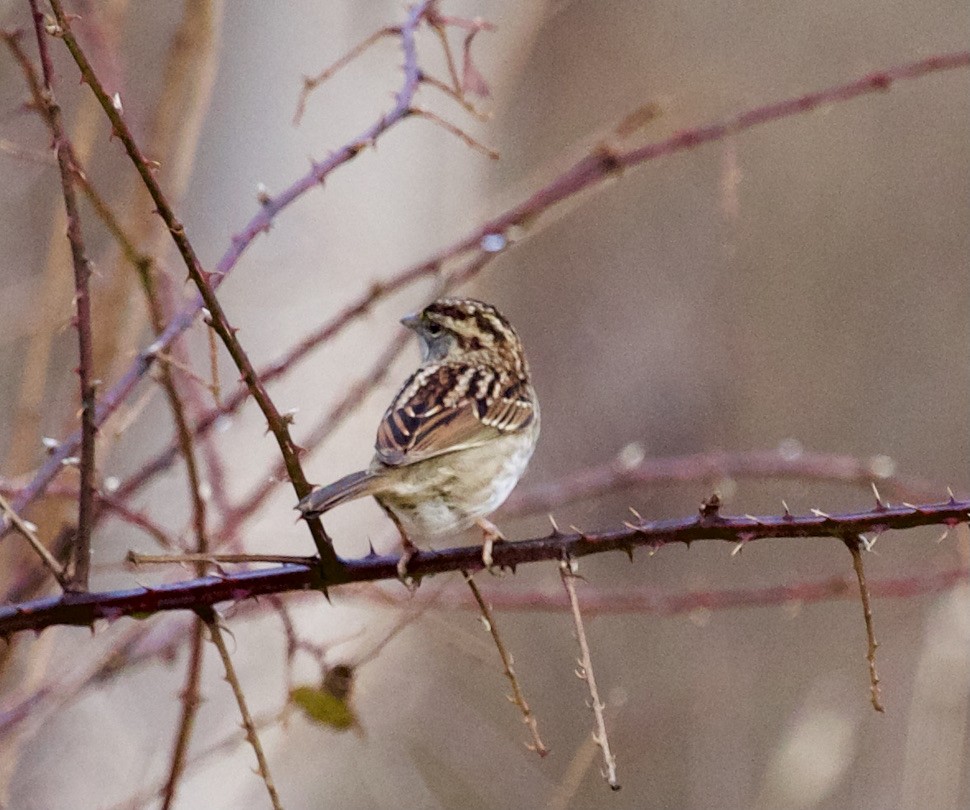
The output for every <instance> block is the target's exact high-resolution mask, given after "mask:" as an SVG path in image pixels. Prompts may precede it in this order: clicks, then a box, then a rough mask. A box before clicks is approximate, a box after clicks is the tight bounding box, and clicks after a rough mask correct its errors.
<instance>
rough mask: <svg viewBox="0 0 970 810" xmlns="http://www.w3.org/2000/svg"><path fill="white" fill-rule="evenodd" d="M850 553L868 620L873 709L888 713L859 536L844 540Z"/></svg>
mask: <svg viewBox="0 0 970 810" xmlns="http://www.w3.org/2000/svg"><path fill="white" fill-rule="evenodd" d="M843 539H844V541H845V545H846V547H847V548H848V549H849V553H850V554H851V555H852V567H853V568H854V569H855V575H856V579H857V580H858V582H859V596H860V597H862V614H863V616H864V617H865V620H866V639H867V640H868V642H869V647H868V650H867V651H866V661H868V662H869V692H870V700H871V701H872V708H873V709H875V710H876V711H877V712H884V711H886V707H885V706H883V705H882V700H881V699H880V696H879V673H878V672H877V671H876V649H877V648H878V647H879V642H877V641H876V633H875V630H874V629H873V624H872V607H871V606H870V603H869V585H868V584H867V583H866V572H865V568H864V567H863V565H862V550H861V549H860V545H861V542H860V540H859V538H858V536H857V535H852V536H847V537H845V538H843Z"/></svg>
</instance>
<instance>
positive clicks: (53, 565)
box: [0, 495, 71, 590]
mask: <svg viewBox="0 0 970 810" xmlns="http://www.w3.org/2000/svg"><path fill="white" fill-rule="evenodd" d="M0 515H3V516H5V517H6V519H7V520H9V521H10V524H11V525H12V526H13V527H14V528H15V529H16V530H17V531H18V532H20V534H21V535H22V536H23V537H24V539H25V540H26V541H27V542H28V543H30V547H31V548H32V549H33V550H34V551H36V552H37V556H38V557H40V559H41V560H42V561H43V563H44V565H45V566H46V567H47V569H48V570H49V571H50V572H51V573H52V574H53V575H54V579H56V580H57V582H58V584H59V585H60V586H61V588H63V589H64V590H68V588H69V586H70V584H71V582H70V579H69V578H68V577H67V575H66V574H65V573H64V568H63V566H62V565H61V564H60V563H59V562H58V561H57V560H56V559H54V555H53V554H51V553H50V552H49V551H48V550H47V546H45V545H44V544H43V543H42V542H41V541H40V538H39V537H37V534H36V532H35V531H34V530H33V528H32V527H31V526H30V524H28V523H27V521H25V520H24V519H23V518H22V517H20V515H18V514H17V513H16V512H15V511H14V509H13V507H12V506H11V505H10V504H9V503H8V502H7V499H6V498H4V497H3V496H2V495H0Z"/></svg>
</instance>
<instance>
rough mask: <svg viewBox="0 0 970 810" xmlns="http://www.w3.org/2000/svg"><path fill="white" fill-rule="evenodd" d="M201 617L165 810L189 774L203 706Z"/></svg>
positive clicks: (191, 653)
mask: <svg viewBox="0 0 970 810" xmlns="http://www.w3.org/2000/svg"><path fill="white" fill-rule="evenodd" d="M204 627H205V625H204V624H203V623H202V620H201V619H196V620H195V626H194V627H193V629H192V647H191V649H190V651H189V668H188V674H187V675H186V679H185V687H184V688H183V689H182V694H181V695H180V697H181V701H182V712H181V714H180V716H179V724H178V731H177V732H176V733H175V744H174V746H173V750H172V762H171V765H169V769H168V778H167V779H166V780H165V787H164V788H163V793H162V810H170V808H171V807H172V803H173V802H174V801H175V792H176V790H177V789H178V784H179V782H180V781H181V779H182V774H183V773H185V762H186V755H187V754H188V751H189V741H190V740H191V739H192V731H193V728H194V726H195V718H196V714H197V713H198V708H199V700H200V698H199V681H200V680H201V679H202V652H203V645H204V642H205V637H204V635H203V632H202V631H203V628H204Z"/></svg>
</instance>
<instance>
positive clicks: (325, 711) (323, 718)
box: [290, 686, 357, 731]
mask: <svg viewBox="0 0 970 810" xmlns="http://www.w3.org/2000/svg"><path fill="white" fill-rule="evenodd" d="M290 701H291V702H292V703H293V704H294V705H296V706H299V708H300V709H301V710H302V711H303V713H304V714H305V715H306V716H307V719H309V720H311V721H312V722H314V723H319V724H321V725H324V726H329V727H330V728H335V729H337V730H338V731H345V730H347V729H348V728H353V727H354V726H355V725H357V717H356V715H355V714H354V711H353V709H351V708H350V704H349V703H348V702H347V701H346V700H344V699H341V698H339V697H336V696H335V695H333V694H331V693H330V692H327V691H326V690H324V689H318V688H317V687H315V686H298V687H296V688H295V689H293V690H291V691H290Z"/></svg>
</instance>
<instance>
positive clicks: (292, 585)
mask: <svg viewBox="0 0 970 810" xmlns="http://www.w3.org/2000/svg"><path fill="white" fill-rule="evenodd" d="M968 521H970V501H965V500H964V501H958V500H955V499H952V498H951V499H950V500H949V501H946V502H943V503H937V504H925V505H903V506H893V507H887V506H882V505H877V506H876V507H875V508H874V509H871V510H869V511H867V512H855V513H849V514H843V515H826V514H824V513H822V512H818V511H815V512H813V513H812V514H810V515H791V514H789V513H787V512H786V513H785V514H782V515H764V516H760V517H756V516H753V515H743V516H722V515H720V513H719V512H718V511H717V510H716V508H713V507H712V506H711V505H709V504H705V507H704V508H703V509H702V510H701V513H700V514H698V515H697V516H695V517H692V518H680V519H677V520H662V521H642V522H639V523H637V524H636V525H633V524H628V525H627V526H626V527H625V528H623V529H621V530H618V531H612V532H610V531H608V532H583V533H579V532H571V533H569V534H563V533H561V532H559V531H554V532H553V533H552V534H550V535H549V536H547V537H537V538H534V539H531V540H520V541H517V542H509V543H499V544H497V545H496V546H495V547H494V551H493V559H494V564H495V565H497V566H500V567H507V568H511V569H513V570H514V569H515V567H516V566H518V565H521V564H523V563H529V562H539V561H542V560H557V561H558V560H561V559H563V558H564V557H569V558H579V557H584V556H587V555H590V554H601V553H604V552H607V551H624V552H626V553H627V554H629V555H630V556H631V557H632V555H633V551H634V549H635V548H637V547H640V546H646V547H648V548H652V549H658V548H661V547H663V546H666V545H670V544H672V543H684V544H687V545H689V544H690V543H692V542H694V541H695V540H722V541H725V542H729V543H734V544H743V543H748V542H751V541H752V540H759V539H766V538H804V537H836V538H840V539H841V538H844V537H849V536H859V535H864V534H867V533H871V534H876V535H878V534H880V533H882V532H885V531H889V530H893V529H897V530H898V529H912V528H916V527H918V526H939V525H944V526H955V525H957V524H959V523H966V522H968ZM482 568H483V563H482V554H481V549H480V548H479V547H477V546H464V547H456V548H449V549H443V550H441V551H422V552H419V553H418V554H416V555H415V556H414V557H413V558H412V559H411V561H410V562H409V563H408V573H409V574H410V575H411V576H412V577H414V578H418V577H422V576H427V575H430V574H441V573H445V572H447V571H461V570H469V571H478V570H481V569H482ZM396 578H397V558H396V557H392V556H378V555H371V556H368V557H363V558H361V559H358V560H344V561H343V565H342V566H341V568H340V569H338V570H337V571H336V572H334V574H333V575H330V574H327V575H325V574H324V573H323V572H322V570H321V569H320V568H319V566H317V565H316V559H315V558H313V557H308V558H306V565H283V566H276V567H273V568H268V569H264V570H259V571H243V572H237V573H229V574H223V575H220V576H209V577H202V578H199V579H194V580H187V581H184V582H176V583H173V584H169V585H159V586H155V587H140V588H133V589H130V590H124V591H109V592H105V593H91V594H65V595H63V596H61V597H57V598H50V599H38V600H34V601H32V602H24V603H21V604H18V605H9V606H7V607H3V608H0V635H9V634H10V633H16V632H19V631H22V630H42V629H43V628H45V627H51V626H53V625H84V626H87V625H91V624H93V623H94V622H95V621H96V620H97V619H109V620H114V619H118V618H121V617H122V616H130V615H132V614H136V615H139V616H143V615H146V614H152V613H157V612H160V611H167V610H198V609H199V608H202V607H205V606H209V605H214V604H217V603H220V602H239V601H241V600H244V599H250V598H253V597H257V596H262V595H265V594H271V593H284V592H286V591H306V590H312V589H317V590H322V589H323V588H332V587H335V586H339V585H343V584H347V583H351V582H374V581H377V580H384V579H396Z"/></svg>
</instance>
